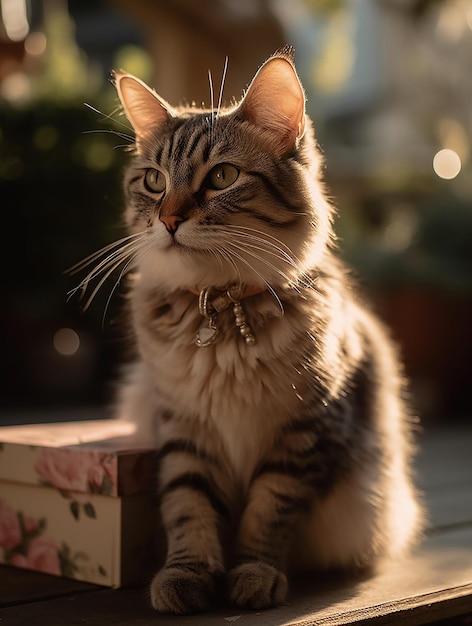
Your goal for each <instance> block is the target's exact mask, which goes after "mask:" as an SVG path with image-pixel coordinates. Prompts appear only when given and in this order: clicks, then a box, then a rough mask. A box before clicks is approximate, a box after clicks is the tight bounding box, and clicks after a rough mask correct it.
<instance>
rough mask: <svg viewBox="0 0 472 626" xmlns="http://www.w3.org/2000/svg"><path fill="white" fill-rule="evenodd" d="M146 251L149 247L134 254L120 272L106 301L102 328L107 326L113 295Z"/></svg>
mask: <svg viewBox="0 0 472 626" xmlns="http://www.w3.org/2000/svg"><path fill="white" fill-rule="evenodd" d="M146 251H147V247H146V246H145V247H144V249H143V250H138V251H137V252H136V253H134V254H132V256H131V258H130V259H129V261H128V262H127V263H125V265H124V266H123V267H122V269H121V271H120V275H119V276H118V279H117V280H116V282H115V284H114V285H113V288H112V290H111V291H110V294H109V296H108V298H107V301H106V304H105V309H104V311H103V317H102V328H103V327H104V326H105V318H106V314H107V311H108V307H109V306H110V302H111V299H112V297H113V294H114V293H115V291H116V290H117V288H118V286H119V285H120V284H121V281H122V279H123V276H125V274H127V273H128V271H130V270H131V269H132V268H133V267H134V266H135V265H137V263H138V261H139V259H140V257H141V256H143V254H145V253H146Z"/></svg>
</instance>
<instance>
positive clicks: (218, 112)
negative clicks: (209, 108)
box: [216, 57, 228, 117]
mask: <svg viewBox="0 0 472 626" xmlns="http://www.w3.org/2000/svg"><path fill="white" fill-rule="evenodd" d="M227 71H228V57H226V59H225V65H224V68H223V75H222V77H221V85H220V94H219V97H218V109H217V111H216V117H218V116H219V114H220V111H221V103H222V101H223V90H224V87H225V81H226V72H227Z"/></svg>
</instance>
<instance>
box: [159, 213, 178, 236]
mask: <svg viewBox="0 0 472 626" xmlns="http://www.w3.org/2000/svg"><path fill="white" fill-rule="evenodd" d="M159 219H160V220H161V222H162V223H163V224H164V226H165V227H166V228H167V231H168V232H169V233H170V234H171V235H173V234H174V233H175V231H176V230H177V228H178V227H179V224H180V223H181V222H183V221H184V218H183V217H180V215H162V216H160V217H159Z"/></svg>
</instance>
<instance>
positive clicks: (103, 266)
mask: <svg viewBox="0 0 472 626" xmlns="http://www.w3.org/2000/svg"><path fill="white" fill-rule="evenodd" d="M143 243H144V239H143V238H141V239H139V240H138V241H132V242H129V243H127V244H126V245H124V246H122V247H121V248H120V249H118V250H115V251H113V252H112V253H111V254H109V255H108V256H107V257H106V258H105V259H103V260H102V261H100V263H98V265H97V266H96V267H94V268H93V269H92V270H91V271H90V272H89V273H88V274H87V276H86V277H85V278H84V279H83V280H82V281H81V282H80V283H79V284H78V285H77V287H75V288H74V289H72V290H70V291H69V293H68V298H69V299H70V298H71V297H72V296H74V295H75V294H76V293H77V292H80V295H79V298H83V297H84V295H85V293H86V291H87V288H88V286H89V285H90V283H91V282H92V280H94V279H95V278H97V277H99V276H100V275H101V274H103V273H105V274H104V276H103V277H102V278H101V279H100V281H99V283H98V285H97V286H96V287H95V288H94V290H93V292H92V294H91V296H90V297H89V299H88V300H87V302H86V304H85V307H84V310H86V309H87V308H88V307H89V306H90V304H91V302H92V300H93V299H94V297H95V295H96V294H97V292H98V291H99V289H100V288H101V287H102V285H103V284H104V282H105V281H106V280H107V278H108V277H109V276H110V275H111V274H112V273H113V272H114V271H115V270H117V269H118V268H119V267H120V266H121V265H123V264H125V265H124V267H123V269H122V271H121V274H120V278H119V279H118V283H119V281H120V280H121V278H122V276H123V275H124V273H125V272H126V271H128V269H129V267H130V266H131V265H132V263H133V262H134V261H135V260H136V259H137V258H138V256H139V255H140V254H141V253H143V252H144V251H145V250H146V248H147V246H146V245H143ZM107 248H108V249H110V248H109V247H108V246H107ZM111 249H113V246H112V247H111ZM100 254H101V253H98V255H97V254H95V255H91V257H92V258H91V260H88V261H87V262H86V263H85V264H84V265H82V267H86V266H87V265H89V264H90V263H91V262H93V261H94V260H96V259H97V258H100Z"/></svg>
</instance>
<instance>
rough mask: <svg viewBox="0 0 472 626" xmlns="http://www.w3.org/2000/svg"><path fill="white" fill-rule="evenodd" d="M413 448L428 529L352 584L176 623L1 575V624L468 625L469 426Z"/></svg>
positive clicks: (113, 598) (49, 580) (140, 592)
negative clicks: (410, 548)
mask: <svg viewBox="0 0 472 626" xmlns="http://www.w3.org/2000/svg"><path fill="white" fill-rule="evenodd" d="M420 443H421V449H422V450H421V453H420V455H419V458H418V472H419V478H420V484H421V486H422V488H423V489H424V490H425V500H426V503H427V507H428V509H429V512H430V517H429V519H430V522H429V526H430V528H429V532H428V535H427V537H426V538H425V540H424V541H423V542H422V544H421V545H420V546H419V547H418V548H417V550H416V551H415V552H414V554H413V555H411V556H410V557H409V558H408V559H406V560H405V561H404V562H397V563H390V564H387V565H384V566H383V567H382V568H380V569H379V571H377V572H376V573H373V574H370V575H367V574H366V575H364V576H361V577H358V578H355V579H353V578H329V577H328V578H327V577H324V578H321V579H310V580H305V581H303V582H297V583H295V584H293V585H292V590H291V593H290V596H289V598H288V601H287V602H286V603H285V604H284V605H283V606H280V607H278V608H276V609H271V610H269V611H264V612H245V613H240V612H238V611H237V610H236V611H235V610H234V609H232V608H228V607H225V606H223V607H220V608H218V609H216V610H215V611H214V612H212V613H210V614H204V615H200V616H194V617H178V618H175V617H168V616H160V615H157V614H156V613H155V612H154V611H153V610H152V609H151V607H150V604H149V599H148V595H147V591H146V589H141V588H139V589H120V590H116V591H115V590H111V589H105V588H103V587H97V586H94V585H87V584H83V583H78V582H75V581H72V580H67V579H58V578H55V577H50V576H46V575H41V574H35V573H33V572H26V571H21V570H15V569H13V568H7V567H1V568H0V624H1V626H3V625H4V624H5V625H12V626H13V625H19V624H21V625H29V624H32V625H35V626H36V625H41V624H44V625H45V626H46V625H47V626H49V625H50V626H54V625H57V626H59V625H66V624H67V625H73V624H91V625H98V624H100V625H105V626H107V625H108V624H133V625H136V626H145V625H149V626H151V624H152V625H155V624H163V625H165V624H169V625H170V624H174V625H176V624H183V625H186V624H188V626H216V625H219V626H224V625H225V624H237V626H246V625H248V626H252V625H254V626H294V625H297V626H328V625H329V626H342V625H344V624H356V625H364V624H365V625H375V626H378V625H390V624H391V625H396V624H401V626H413V625H420V624H432V623H434V622H438V621H439V620H444V622H443V624H444V626H446V625H448V626H449V625H451V626H452V625H453V624H454V625H455V624H464V625H466V624H472V425H471V426H470V427H466V426H465V425H462V426H458V427H450V426H448V428H447V429H442V430H439V429H438V430H437V431H436V432H431V433H428V434H425V435H422V437H421V439H420ZM467 616H469V617H470V620H469V617H467Z"/></svg>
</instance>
